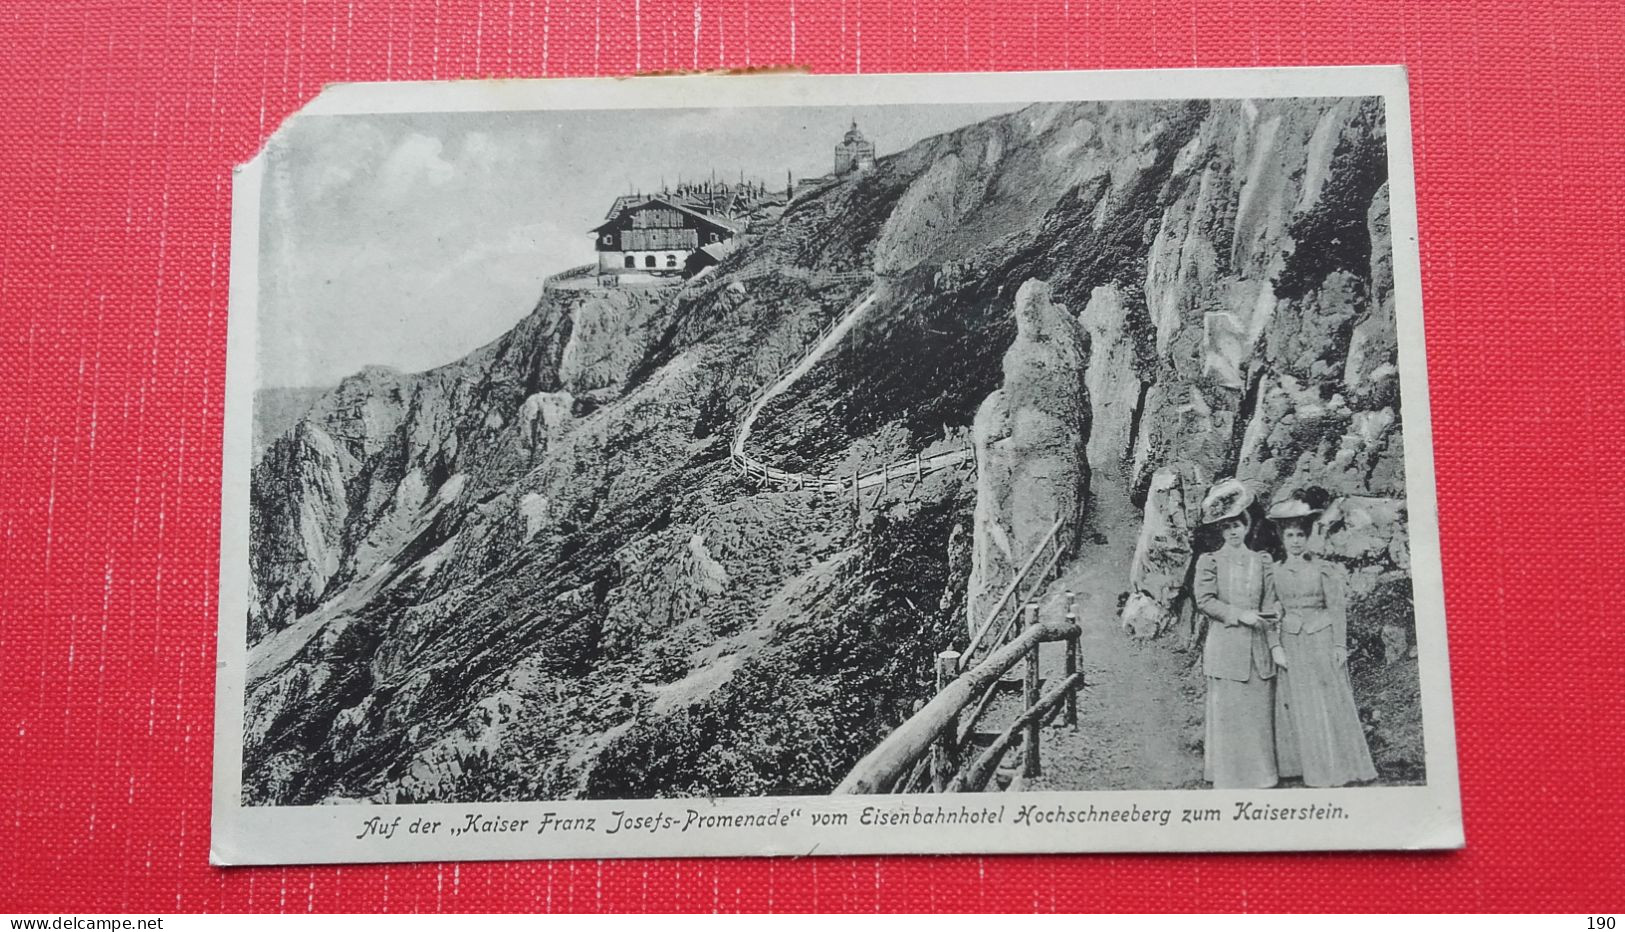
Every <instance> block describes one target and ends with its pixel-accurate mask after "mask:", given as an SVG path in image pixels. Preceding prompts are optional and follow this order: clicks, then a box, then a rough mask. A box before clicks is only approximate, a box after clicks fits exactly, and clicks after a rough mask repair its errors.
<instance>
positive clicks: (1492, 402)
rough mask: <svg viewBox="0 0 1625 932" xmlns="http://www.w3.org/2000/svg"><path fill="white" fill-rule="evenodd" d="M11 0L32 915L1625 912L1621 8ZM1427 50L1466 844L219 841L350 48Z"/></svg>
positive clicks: (359, 74)
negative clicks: (363, 846)
mask: <svg viewBox="0 0 1625 932" xmlns="http://www.w3.org/2000/svg"><path fill="white" fill-rule="evenodd" d="M1527 6H1528V8H1527V9H1526V8H1524V7H1525V4H1521V3H1516V2H1504V0H1495V2H1488V0H1486V2H1479V3H1458V2H1438V0H1413V2H1370V3H1362V4H1356V3H1319V2H1315V3H1302V2H1298V0H1293V2H1289V3H1272V2H1252V0H1231V2H1226V3H1223V4H1214V5H1202V4H1192V3H1189V2H1178V0H1160V2H1157V3H1155V4H1153V5H1151V6H1150V7H1149V8H1148V9H1137V8H1135V5H1134V4H1132V3H1123V2H1120V0H1070V2H1036V0H1000V2H997V3H991V2H990V3H969V2H951V3H945V4H941V5H933V4H930V3H922V2H878V0H869V2H867V3H864V2H859V0H849V2H846V3H835V2H828V3H815V2H812V0H799V2H790V0H703V2H699V0H696V2H687V0H685V2H681V3H679V2H671V0H600V2H594V0H490V2H484V3H482V2H478V0H410V2H400V3H391V2H388V0H353V2H337V0H300V2H293V0H274V2H272V0H268V2H254V0H235V2H221V0H174V2H166V3H152V4H148V5H141V4H115V3H108V2H95V3H62V2H58V0H23V2H16V0H13V2H12V3H10V4H8V5H7V8H6V9H5V10H3V11H0V43H3V46H4V48H5V49H6V54H5V55H4V56H0V76H3V80H0V229H3V231H4V242H3V244H0V402H3V404H4V414H3V416H0V663H3V671H0V864H3V867H4V870H3V873H0V876H3V878H4V879H3V881H0V911H6V910H18V909H36V908H37V909H62V910H84V911H89V910H118V911H155V912H157V911H194V910H221V909H224V910H290V911H304V910H309V909H315V910H374V909H379V910H433V909H454V910H485V909H503V910H528V909H543V908H552V909H571V910H594V909H638V908H662V909H674V910H690V909H692V910H740V909H744V910H766V909H785V910H790V909H814V908H816V909H829V910H847V909H851V910H875V909H881V910H890V909H932V908H974V909H990V910H1004V909H1012V910H1030V909H1039V910H1051V909H1203V910H1229V909H1253V910H1262V909H1291V908H1299V909H1302V908H1328V909H1345V910H1346V909H1353V910H1364V909H1377V908H1380V909H1388V908H1401V909H1419V910H1429V909H1541V910H1546V909H1551V910H1565V911H1582V910H1605V909H1612V910H1620V909H1622V908H1625V880H1622V879H1621V878H1622V877H1625V819H1622V815H1625V632H1622V631H1621V628H1622V626H1625V546H1622V541H1625V363H1622V359H1625V115H1622V114H1625V5H1622V4H1621V3H1619V2H1602V3H1580V2H1557V3H1540V4H1528V5H1527ZM1392 62H1400V63H1403V64H1406V65H1408V66H1409V68H1410V76H1411V89H1412V94H1413V111H1414V118H1415V125H1414V134H1415V147H1416V161H1417V188H1418V201H1419V207H1420V219H1421V237H1422V247H1421V248H1422V283H1423V290H1424V297H1425V304H1426V314H1427V332H1428V341H1429V346H1428V350H1429V354H1430V356H1431V363H1432V367H1431V368H1432V372H1431V378H1432V382H1431V384H1432V396H1433V411H1434V430H1435V439H1436V454H1437V459H1438V483H1439V508H1440V512H1441V522H1442V526H1443V544H1444V570H1445V579H1446V587H1447V592H1446V594H1447V602H1448V607H1449V613H1450V649H1451V665H1452V669H1453V676H1454V687H1455V693H1456V716H1457V718H1456V721H1457V731H1458V735H1459V747H1460V759H1461V773H1462V793H1463V797H1464V805H1465V809H1466V821H1467V839H1468V847H1467V849H1466V850H1465V851H1462V852H1458V853H1443V854H1439V853H1435V854H1421V855H1409V854H1379V855H1352V854H1351V855H1314V856H1304V855H1282V856H1206V857H1172V856H1169V857H1050V858H986V859H982V858H966V857H960V858H930V859H927V858H878V859H877V858H837V859H804V860H798V861H788V860H780V861H768V860H733V861H681V862H680V861H651V862H639V861H618V862H617V861H609V862H602V863H593V862H574V863H572V862H558V863H545V862H537V863H511V864H510V863H498V864H461V865H454V864H446V865H433V864H430V865H417V866H365V867H343V868H333V867H323V868H315V869H308V868H290V869H252V870H247V869H245V870H232V871H220V870H216V869H213V868H211V867H209V866H208V864H207V862H206V858H207V851H208V836H209V779H210V756H211V735H212V731H211V715H212V705H213V702H212V699H213V687H214V677H213V674H212V667H213V658H214V648H213V643H214V626H215V617H214V612H215V585H216V571H217V569H216V554H217V552H218V551H217V546H218V508H219V490H218V482H219V469H220V430H221V423H220V419H221V386H222V376H223V366H224V361H225V323H226V278H227V266H228V261H229V258H230V257H229V255H228V240H229V236H228V231H229V220H230V217H229V193H230V169H231V166H232V165H234V164H235V163H237V162H240V161H242V160H245V159H247V158H248V157H249V156H251V155H252V154H253V153H254V151H255V150H256V148H257V147H258V146H259V145H260V142H261V141H262V140H263V139H264V138H265V136H266V135H267V134H268V133H270V131H271V130H272V129H273V128H274V127H275V126H276V125H277V123H278V121H279V120H280V119H281V118H282V117H283V116H285V115H287V114H289V113H291V112H292V111H294V110H295V109H296V108H297V107H298V106H299V105H300V104H302V103H303V102H304V101H306V100H308V99H309V98H310V97H311V96H313V95H314V94H315V93H316V91H317V90H318V88H320V86H321V85H322V83H323V82H327V81H337V80H378V79H386V78H418V79H421V78H470V77H482V76H493V75H519V76H535V75H591V74H622V73H628V72H631V71H634V70H637V69H640V68H641V69H643V70H652V69H666V68H695V67H698V68H714V67H719V66H728V67H736V66H745V65H754V66H766V65H784V64H799V65H805V66H807V67H809V68H811V69H813V70H815V71H829V72H839V71H855V70H861V71H865V72H874V71H934V70H935V71H943V70H952V71H959V70H988V69H998V68H1005V69H1035V68H1108V67H1153V66H1156V67H1187V66H1228V65H1320V64H1359V63H1392Z"/></svg>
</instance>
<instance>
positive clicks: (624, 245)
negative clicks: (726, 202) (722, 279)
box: [592, 197, 738, 276]
mask: <svg viewBox="0 0 1625 932" xmlns="http://www.w3.org/2000/svg"><path fill="white" fill-rule="evenodd" d="M737 232H738V231H737V230H736V229H735V227H734V226H733V225H732V224H730V223H728V222H726V221H724V220H723V219H722V218H720V217H718V216H716V215H714V214H707V213H702V212H700V211H698V210H694V209H693V208H690V207H685V206H683V205H681V204H677V203H673V202H672V201H671V200H667V199H666V198H662V197H648V198H641V199H639V198H636V197H633V198H626V197H623V198H617V199H616V201H615V205H614V206H613V207H612V208H611V209H610V215H609V218H608V219H606V220H605V221H604V222H603V223H601V224H599V225H598V226H596V227H593V229H592V234H593V239H594V245H595V247H596V248H597V250H598V274H600V275H624V274H626V273H629V272H635V273H643V274H647V275H660V276H665V275H681V274H683V270H684V268H685V267H686V265H687V263H688V258H689V256H690V254H692V253H693V252H694V251H695V250H697V249H699V248H700V247H702V246H708V245H712V244H716V243H722V242H726V241H727V240H730V239H733V237H734V236H735V235H736V234H737Z"/></svg>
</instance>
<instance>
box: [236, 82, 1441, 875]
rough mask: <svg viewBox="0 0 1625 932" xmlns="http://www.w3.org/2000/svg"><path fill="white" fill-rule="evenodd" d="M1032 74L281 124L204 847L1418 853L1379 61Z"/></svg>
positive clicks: (502, 851)
mask: <svg viewBox="0 0 1625 932" xmlns="http://www.w3.org/2000/svg"><path fill="white" fill-rule="evenodd" d="M1049 77H1050V80H1045V79H1044V76H1038V75H1006V76H991V75H990V76H981V77H975V76H965V75H945V76H935V77H908V78H904V77H898V76H889V77H879V78H856V77H844V78H819V77H813V76H805V75H769V76H736V77H717V76H713V77H700V78H692V77H689V78H655V79H634V80H631V81H618V82H611V81H603V82H599V81H593V80H582V81H565V82H544V81H538V82H518V84H519V85H520V87H519V89H518V90H516V89H515V87H512V86H510V87H500V86H494V87H489V88H488V87H486V86H484V85H482V84H480V83H478V82H467V83H465V84H464V85H462V86H459V87H455V88H453V87H449V86H445V85H401V86H390V85H375V86H366V85H352V86H341V87H339V88H336V89H332V90H330V91H329V92H328V93H327V94H324V96H323V97H322V98H320V99H318V101H317V102H316V104H315V105H313V106H312V107H310V108H307V111H306V112H304V113H301V114H299V115H297V116H295V117H294V118H292V119H291V120H289V121H288V122H287V123H286V124H284V126H283V127H282V128H281V129H280V130H279V131H278V132H277V134H276V135H275V137H274V138H273V139H272V141H271V142H270V144H269V145H268V146H267V148H266V149H265V150H264V151H263V152H262V153H261V154H260V156H259V157H258V158H256V160H255V161H254V162H253V163H251V164H250V165H249V166H245V167H244V168H243V169H240V170H239V173H238V177H237V180H236V202H237V213H236V220H235V223H236V232H235V234H234V248H233V255H232V257H231V262H232V289H233V293H232V307H231V315H232V316H231V322H230V327H231V340H232V345H231V349H230V355H229V375H228V378H229V381H230V385H229V387H228V400H227V425H228V426H227V433H228V437H227V443H226V458H225V462H224V464H223V468H224V482H225V485H226V489H227V494H226V504H225V516H224V521H225V524H224V526H225V534H224V540H223V543H222V574H221V580H222V592H221V605H220V611H221V647H220V656H221V669H220V677H221V682H220V686H219V689H220V697H221V699H220V703H219V705H218V707H217V716H218V718H219V723H218V735H217V745H218V747H217V763H216V787H215V792H216V823H217V824H216V842H215V858H216V860H217V862H220V863H264V862H273V863H275V862H284V863H285V862H298V861H312V860H340V861H342V860H357V861H377V860H385V861H387V860H407V859H421V858H424V857H435V858H442V857H444V858H482V857H582V856H587V857H599V856H642V855H681V854H753V853H763V854H807V853H857V852H899V853H906V852H939V851H987V852H995V851H1063V850H1075V851H1087V850H1191V849H1221V850H1222V849H1226V848H1234V849H1267V848H1338V847H1453V846H1456V845H1459V844H1460V837H1461V836H1460V832H1461V829H1460V815H1459V802H1458V801H1457V790H1456V772H1455V752H1454V736H1453V730H1452V726H1451V715H1450V700H1449V683H1448V664H1447V661H1446V656H1445V644H1444V618H1443V600H1442V596H1441V584H1440V580H1439V575H1440V570H1439V561H1438V544H1437V527H1436V523H1437V519H1436V515H1435V506H1434V500H1433V477H1432V467H1431V449H1430V441H1429V437H1430V431H1429V425H1428V423H1427V420H1428V409H1427V404H1426V388H1427V386H1426V381H1425V379H1426V367H1425V360H1424V355H1423V347H1422V339H1421V336H1422V327H1421V292H1420V287H1419V278H1418V275H1419V271H1418V268H1417V265H1418V263H1417V259H1416V255H1417V249H1416V239H1415V228H1416V220H1415V208H1414V192H1413V190H1412V187H1413V185H1412V181H1411V178H1410V167H1409V166H1410V161H1409V159H1410V153H1409V147H1410V137H1409V127H1408V111H1407V110H1406V109H1405V106H1404V104H1405V80H1404V74H1403V72H1402V71H1399V70H1398V69H1320V70H1305V71H1303V72H1292V71H1284V72H1283V71H1256V72H1230V73H1212V72H1208V73H1204V72H1188V73H1185V74H1184V75H1183V76H1181V77H1180V78H1178V79H1177V80H1176V79H1170V78H1166V77H1165V76H1163V75H1160V74H1159V73H1152V72H1142V73H1117V74H1115V75H1105V74H1102V75H1085V74H1080V73H1066V74H1060V75H1054V76H1049ZM527 86H528V87H532V88H533V91H532V92H530V93H526V92H524V88H525V87H527ZM1396 108H1397V112H1396ZM284 833H286V835H287V837H283V836H284ZM295 836H297V837H295Z"/></svg>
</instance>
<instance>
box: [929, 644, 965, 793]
mask: <svg viewBox="0 0 1625 932" xmlns="http://www.w3.org/2000/svg"><path fill="white" fill-rule="evenodd" d="M957 676H959V651H957V650H945V651H943V652H942V653H940V654H938V655H937V692H939V693H940V692H942V691H943V690H944V689H946V688H947V687H948V684H949V683H952V682H953V681H954V678H955V677H957ZM958 742H959V715H958V714H955V715H954V716H953V717H952V718H950V719H949V720H948V724H947V726H946V727H945V728H943V729H942V731H941V732H939V733H938V734H937V741H936V743H935V744H933V745H932V746H931V783H932V785H933V786H934V787H936V791H937V792H938V793H941V792H942V791H943V790H944V789H946V788H947V786H948V781H949V780H952V779H953V778H954V773H955V772H957V771H958V770H959V744H958Z"/></svg>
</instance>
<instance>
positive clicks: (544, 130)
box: [257, 103, 1020, 387]
mask: <svg viewBox="0 0 1625 932" xmlns="http://www.w3.org/2000/svg"><path fill="white" fill-rule="evenodd" d="M1019 106H1020V105H1019V104H1009V103H1006V104H979V105H964V104H943V105H902V106H883V107H882V106H856V107H795V108H790V107H785V108H728V109H707V110H601V111H542V112H528V113H422V114H378V115H362V116H307V117H297V116H296V117H294V118H293V119H292V120H290V121H289V123H287V124H285V125H284V127H283V128H282V130H281V131H280V132H279V133H278V134H277V136H276V137H275V138H274V139H273V141H272V143H271V145H270V151H269V152H268V153H267V156H268V158H269V162H268V171H267V174H266V179H265V184H264V186H263V188H262V191H261V197H262V201H261V214H260V216H261V234H260V296H259V345H258V348H257V349H258V352H257V356H258V365H259V370H258V373H259V378H258V382H259V385H260V386H261V387H287V386H301V387H318V386H319V387H327V386H331V385H335V384H337V383H338V381H339V380H340V379H342V378H344V377H345V376H347V375H349V374H351V373H353V372H355V371H357V370H359V369H360V368H361V367H362V366H365V365H385V366H392V367H395V368H398V369H402V370H404V371H408V372H415V371H421V370H423V369H428V368H432V367H434V366H438V365H442V364H444V363H448V362H451V361H453V360H456V359H458V358H460V357H462V356H464V355H466V354H467V353H468V352H470V351H471V350H474V349H476V348H478V347H480V346H482V345H484V344H486V343H488V342H490V341H491V340H494V339H496V338H497V337H499V336H501V335H502V334H503V333H505V332H506V331H507V330H508V329H509V328H510V327H512V326H513V325H514V324H515V323H516V322H518V321H519V320H520V319H521V318H523V317H524V316H525V315H526V314H528V313H530V311H531V310H532V309H533V308H534V307H535V305H536V301H537V299H538V297H539V296H540V294H541V285H542V279H543V278H545V277H546V276H548V275H550V274H552V273H553V272H557V271H561V270H563V269H566V268H569V267H570V266H574V265H580V264H582V263H585V262H590V261H592V258H593V249H592V238H591V236H590V235H588V232H587V231H588V230H590V229H591V228H592V227H593V226H596V225H597V224H598V223H600V222H602V220H603V217H604V212H605V211H606V210H607V209H608V207H609V204H610V202H611V201H612V200H613V199H614V198H615V197H616V196H617V195H619V194H622V193H626V192H627V191H629V190H632V189H639V190H644V191H648V190H652V189H655V188H658V187H659V186H660V184H661V181H662V179H664V180H665V182H667V183H670V184H674V183H675V182H676V181H677V180H678V178H679V176H681V177H682V178H685V179H688V178H702V177H708V176H709V175H710V173H711V172H712V170H715V171H716V173H717V175H718V177H722V178H729V179H737V178H738V177H739V173H740V172H741V171H743V172H744V174H745V177H746V178H747V179H749V178H755V179H758V180H761V181H764V182H766V183H767V184H768V185H770V186H773V187H783V185H784V182H785V172H786V170H788V171H789V172H791V173H792V174H794V175H795V177H796V178H798V179H799V178H804V177H808V176H814V175H822V174H825V173H827V172H829V171H830V169H831V163H832V159H833V150H834V147H835V145H836V143H837V142H839V141H840V138H841V135H842V134H843V133H845V132H846V129H847V127H848V126H849V125H850V123H851V122H852V121H853V120H856V121H857V123H858V127H859V129H861V130H862V131H863V132H864V134H865V135H866V136H868V137H869V139H870V140H871V141H872V142H874V143H875V146H876V151H877V153H878V154H879V155H881V156H885V155H887V154H889V153H893V152H897V151H900V150H902V149H905V148H907V147H908V146H910V145H912V144H913V143H915V142H917V141H919V140H920V139H923V138H926V137H928V136H932V135H935V134H938V133H942V132H947V131H949V130H953V129H957V128H958V127H961V126H964V125H967V124H970V123H975V122H978V121H980V120H983V119H986V118H988V117H990V116H994V115H996V114H999V113H1004V112H1008V111H1011V110H1014V109H1017V108H1018V107H1019Z"/></svg>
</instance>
